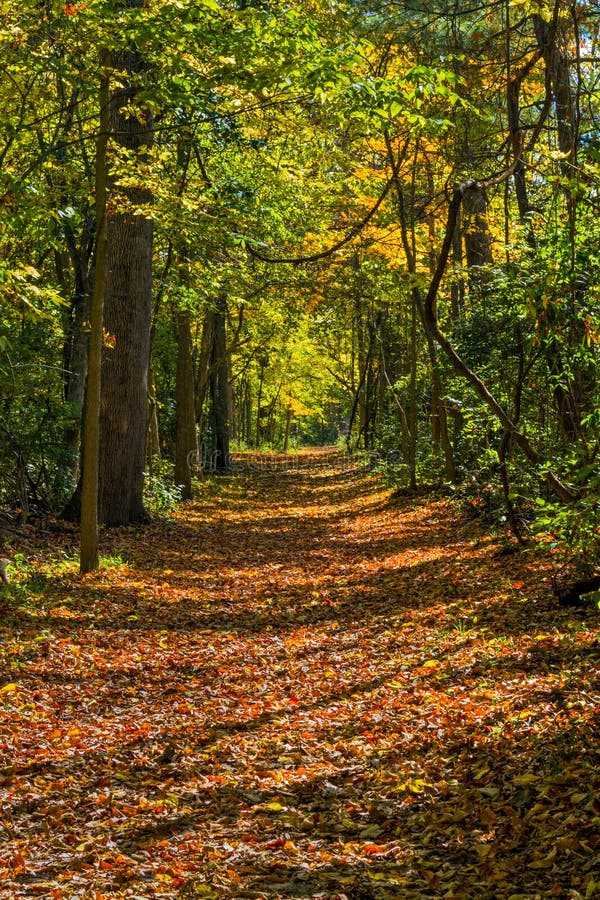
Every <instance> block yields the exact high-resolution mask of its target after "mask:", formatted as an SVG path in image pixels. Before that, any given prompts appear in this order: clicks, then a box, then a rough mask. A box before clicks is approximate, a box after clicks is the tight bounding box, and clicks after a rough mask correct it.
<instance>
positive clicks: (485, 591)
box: [0, 455, 600, 900]
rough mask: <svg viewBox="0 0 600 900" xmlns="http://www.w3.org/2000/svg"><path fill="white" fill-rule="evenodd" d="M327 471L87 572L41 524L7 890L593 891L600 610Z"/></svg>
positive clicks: (411, 504) (438, 506)
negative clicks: (568, 604) (575, 605)
mask: <svg viewBox="0 0 600 900" xmlns="http://www.w3.org/2000/svg"><path fill="white" fill-rule="evenodd" d="M332 465H333V460H331V464H328V461H327V456H326V455H324V456H323V457H322V459H321V465H320V466H316V467H315V468H314V469H313V470H312V471H310V470H304V469H303V470H301V471H294V472H291V473H289V472H288V473H286V472H285V471H284V472H279V473H278V474H277V475H270V476H268V477H266V476H262V477H261V476H260V475H259V474H258V473H257V472H253V473H252V472H251V473H241V474H236V475H235V476H234V477H231V478H220V479H213V480H210V479H207V480H206V481H205V482H203V483H202V485H201V488H200V497H199V499H198V500H196V501H194V502H192V503H189V504H186V505H184V506H182V507H181V509H180V510H179V511H178V512H177V513H176V514H175V515H174V516H173V517H171V518H170V519H168V520H159V521H157V522H156V523H154V524H153V525H151V526H148V527H146V528H145V529H144V530H143V531H139V530H136V529H118V530H112V531H109V532H107V533H106V534H105V536H104V537H105V541H106V543H107V544H108V543H110V544H112V549H113V550H114V551H115V552H117V551H118V553H119V555H120V560H121V561H120V562H117V563H115V564H113V565H112V566H111V567H109V568H105V569H102V570H101V571H100V572H99V573H97V574H95V575H91V576H86V577H85V578H80V577H79V576H78V575H76V574H75V572H74V569H73V568H72V567H71V569H70V570H69V569H68V567H66V568H65V567H63V569H62V570H61V569H60V568H57V567H56V566H55V565H54V564H53V562H52V558H51V556H52V553H54V556H56V552H57V550H58V549H62V550H63V551H65V552H67V551H69V550H71V551H72V550H73V549H74V545H73V541H74V536H73V535H72V534H69V533H68V532H66V533H63V532H58V531H57V532H53V533H52V540H50V539H49V537H48V534H49V532H46V533H45V534H44V533H42V534H37V535H36V534H33V535H30V536H29V553H30V557H31V558H32V559H33V560H34V565H35V566H36V567H37V569H38V570H39V573H40V577H41V578H42V584H43V590H42V591H41V592H38V593H37V594H35V595H32V597H30V598H29V602H26V603H21V604H20V605H18V604H17V605H16V606H13V607H10V608H7V605H6V604H5V606H4V613H3V617H2V619H1V620H0V661H1V669H0V898H7V900H8V898H11V900H12V898H21V897H23V898H25V897H43V898H48V900H63V898H64V900H67V898H90V900H104V898H131V900H140V898H144V900H151V898H195V897H206V898H227V897H230V898H306V897H314V898H320V897H322V898H331V900H336V898H338V900H344V898H347V900H361V898H362V900H369V898H372V900H391V898H398V897H402V898H404V897H406V898H413V897H414V898H425V897H444V898H449V900H452V898H456V900H470V898H473V900H475V898H478V900H479V898H483V897H485V898H506V900H520V898H527V900H533V898H537V897H559V898H580V897H582V898H589V897H596V896H600V837H599V825H600V770H599V765H598V764H599V756H600V754H599V748H598V740H599V733H598V713H599V712H600V681H599V674H600V643H599V640H598V612H597V611H596V610H594V609H593V608H592V609H591V610H587V611H586V612H585V614H583V613H581V612H580V611H574V610H565V609H560V608H559V607H558V606H557V604H556V602H555V601H554V599H553V598H552V595H551V592H550V590H549V574H550V571H551V570H550V560H549V558H548V556H547V554H544V553H543V552H540V551H536V550H531V551H528V552H525V553H522V554H520V555H518V556H515V555H511V556H510V558H507V557H506V556H505V555H503V554H501V553H500V552H499V549H500V547H501V539H500V538H499V537H498V536H494V535H492V534H489V533H486V532H484V531H481V530H480V529H479V528H478V526H477V525H476V523H473V522H472V521H471V520H469V519H467V518H465V517H463V516H461V514H460V510H458V509H457V508H456V506H455V505H453V504H452V503H451V502H450V501H449V500H448V499H447V498H441V497H435V496H434V497H410V496H405V497H403V498H402V499H400V500H394V499H392V497H391V495H390V492H389V491H388V490H386V489H385V488H383V487H382V486H381V484H380V483H379V482H378V481H377V480H376V479H374V478H373V477H372V476H369V475H366V474H365V473H362V472H358V471H356V472H352V471H350V472H349V471H344V470H342V469H340V470H338V471H336V470H335V469H333V468H332ZM50 543H52V545H53V546H52V548H50V547H49V546H48V545H49V544H50Z"/></svg>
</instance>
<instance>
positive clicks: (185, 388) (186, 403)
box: [175, 311, 198, 500]
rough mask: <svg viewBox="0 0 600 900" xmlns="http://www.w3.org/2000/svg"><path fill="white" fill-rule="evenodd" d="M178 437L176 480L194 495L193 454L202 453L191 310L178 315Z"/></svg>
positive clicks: (185, 496)
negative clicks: (193, 361) (196, 406)
mask: <svg viewBox="0 0 600 900" xmlns="http://www.w3.org/2000/svg"><path fill="white" fill-rule="evenodd" d="M175 403H176V419H177V421H176V438H175V484H178V485H180V486H181V489H182V493H181V496H182V498H183V499H184V500H191V499H192V469H191V466H190V454H196V457H197V454H198V439H197V436H196V416H195V411H194V371H193V367H192V331H191V327H190V314H189V312H187V311H182V312H179V313H178V315H177V375H176V386H175Z"/></svg>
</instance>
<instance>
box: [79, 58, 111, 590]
mask: <svg viewBox="0 0 600 900" xmlns="http://www.w3.org/2000/svg"><path fill="white" fill-rule="evenodd" d="M109 61H110V59H109V54H108V53H107V52H105V53H103V54H102V58H101V65H102V75H101V79H100V91H99V101H100V131H99V134H98V139H97V144H96V184H95V193H96V270H95V278H94V291H93V295H92V304H91V324H90V338H89V352H88V372H87V384H86V398H85V400H86V402H85V423H84V436H83V472H82V481H81V534H80V538H81V547H80V562H79V567H80V571H81V573H82V574H85V573H86V572H92V571H94V570H95V569H97V568H98V544H99V539H98V473H99V455H100V402H101V367H102V329H103V305H104V291H105V282H106V262H107V235H106V193H107V181H108V164H107V145H108V136H109V131H110V120H109V109H108V98H109V82H110V76H109V70H108V63H109Z"/></svg>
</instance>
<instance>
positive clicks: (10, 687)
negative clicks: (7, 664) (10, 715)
mask: <svg viewBox="0 0 600 900" xmlns="http://www.w3.org/2000/svg"><path fill="white" fill-rule="evenodd" d="M18 687H19V685H18V684H15V683H14V681H11V682H10V683H9V684H3V685H2V687H1V688H0V694H10V693H12V691H16V689H17V688H18Z"/></svg>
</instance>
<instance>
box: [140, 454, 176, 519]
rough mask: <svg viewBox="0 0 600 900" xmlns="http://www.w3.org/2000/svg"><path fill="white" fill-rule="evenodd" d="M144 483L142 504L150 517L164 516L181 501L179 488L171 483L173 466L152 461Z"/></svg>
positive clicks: (159, 461)
mask: <svg viewBox="0 0 600 900" xmlns="http://www.w3.org/2000/svg"><path fill="white" fill-rule="evenodd" d="M152 465H153V468H152V471H151V472H148V473H146V479H145V482H144V504H145V506H146V508H147V510H148V512H149V513H150V515H151V516H157V515H165V514H166V513H168V512H171V510H173V509H175V507H176V506H177V504H178V503H179V502H180V501H181V487H180V486H179V485H176V484H175V483H174V481H173V466H172V465H171V463H169V462H165V461H162V460H154V461H153V464H152Z"/></svg>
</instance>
